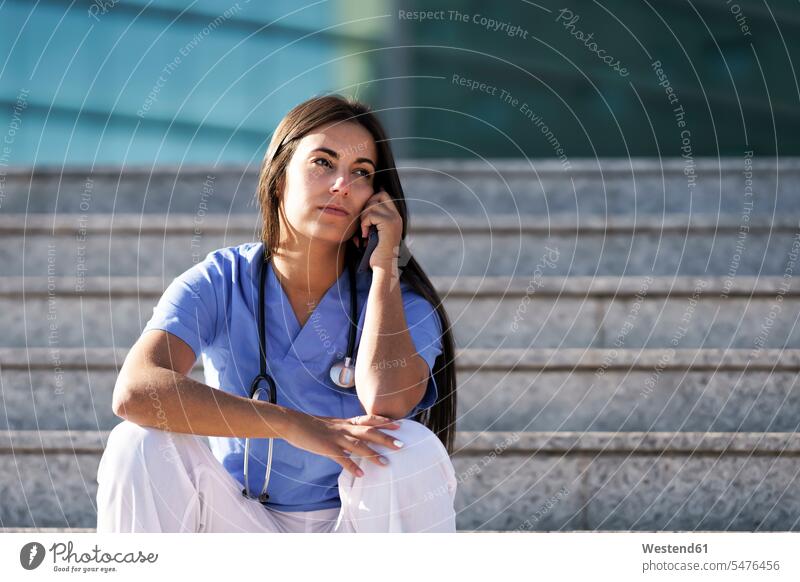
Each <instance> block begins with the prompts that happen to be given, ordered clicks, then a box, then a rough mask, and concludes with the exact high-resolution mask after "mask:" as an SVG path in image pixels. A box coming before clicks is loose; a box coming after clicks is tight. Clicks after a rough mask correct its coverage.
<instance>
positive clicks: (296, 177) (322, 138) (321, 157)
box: [281, 122, 378, 244]
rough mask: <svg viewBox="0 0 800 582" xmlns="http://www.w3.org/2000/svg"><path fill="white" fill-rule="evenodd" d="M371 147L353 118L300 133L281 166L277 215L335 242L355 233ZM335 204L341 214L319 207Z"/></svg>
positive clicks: (368, 187)
mask: <svg viewBox="0 0 800 582" xmlns="http://www.w3.org/2000/svg"><path fill="white" fill-rule="evenodd" d="M377 162H378V159H377V148H376V146H375V141H374V140H373V139H372V134H370V132H369V131H367V130H366V129H365V128H364V127H362V126H361V125H359V124H358V123H354V122H339V123H331V124H328V125H322V126H320V127H318V128H316V129H314V130H312V131H311V133H309V134H307V135H305V136H303V138H301V139H300V141H299V142H298V143H297V148H296V150H295V152H294V155H293V156H292V159H291V160H290V161H289V164H288V166H287V168H286V177H285V181H284V188H283V194H282V196H281V200H282V207H283V214H284V215H285V216H284V218H285V220H288V222H289V227H290V228H291V229H292V230H294V231H298V232H299V233H301V234H302V235H305V236H307V237H309V238H314V239H321V240H325V241H328V242H332V243H337V244H340V243H342V242H344V241H346V240H347V239H349V238H351V237H352V236H353V235H354V234H355V233H356V232H360V221H359V214H360V213H361V211H362V210H363V209H364V206H365V205H366V203H367V200H368V199H369V197H370V196H372V194H374V190H373V181H374V173H375V169H376V164H377ZM329 204H332V205H335V206H338V207H341V208H343V209H344V210H345V211H346V212H347V214H346V215H340V214H333V213H329V212H325V211H323V210H322V207H324V206H326V205H329Z"/></svg>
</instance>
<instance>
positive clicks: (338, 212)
mask: <svg viewBox="0 0 800 582" xmlns="http://www.w3.org/2000/svg"><path fill="white" fill-rule="evenodd" d="M321 210H322V212H324V213H326V214H333V215H334V216H347V213H346V212H343V211H341V210H336V209H335V208H322V209H321Z"/></svg>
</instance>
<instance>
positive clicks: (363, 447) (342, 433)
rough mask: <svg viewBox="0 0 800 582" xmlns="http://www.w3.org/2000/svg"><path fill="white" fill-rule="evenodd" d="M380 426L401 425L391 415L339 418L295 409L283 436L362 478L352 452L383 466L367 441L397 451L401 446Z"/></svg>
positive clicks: (299, 446)
mask: <svg viewBox="0 0 800 582" xmlns="http://www.w3.org/2000/svg"><path fill="white" fill-rule="evenodd" d="M377 427H380V428H384V429H397V428H400V424H399V423H398V422H397V421H395V420H392V419H391V418H387V417H385V416H376V415H370V414H365V415H362V416H354V417H352V418H336V417H331V416H315V415H313V414H305V413H303V412H298V411H293V414H292V417H291V423H290V427H289V430H288V431H287V433H288V434H287V435H286V436H285V437H284V439H285V440H286V441H288V442H289V443H291V444H292V445H294V446H296V447H298V448H301V449H305V450H307V451H311V452H312V453H316V454H318V455H322V456H323V457H328V458H329V459H331V460H332V461H335V462H337V463H339V464H340V465H341V466H342V467H343V468H344V469H345V470H347V471H349V472H350V473H352V474H353V475H355V476H356V477H361V476H363V474H364V473H363V471H361V469H360V468H359V467H358V465H357V464H356V462H355V461H353V460H351V459H350V457H349V456H348V455H349V454H355V455H358V456H359V457H364V458H366V459H368V460H370V461H372V462H373V463H375V464H376V465H379V466H381V467H383V466H385V465H384V464H383V463H382V462H381V461H380V459H381V458H382V457H381V455H380V454H379V453H377V452H376V451H374V450H373V449H371V448H370V447H368V446H367V443H377V444H381V445H384V446H386V447H388V448H390V449H394V450H397V449H399V448H400V447H399V446H397V445H395V444H394V441H395V438H394V437H393V436H391V435H388V434H386V433H385V432H382V431H380V430H378V428H377Z"/></svg>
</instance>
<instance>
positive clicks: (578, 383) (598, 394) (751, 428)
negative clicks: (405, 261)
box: [0, 348, 800, 432]
mask: <svg viewBox="0 0 800 582" xmlns="http://www.w3.org/2000/svg"><path fill="white" fill-rule="evenodd" d="M126 353H127V351H126V350H123V349H116V350H115V349H110V348H88V349H86V350H84V349H82V348H61V349H58V350H57V351H55V352H51V351H50V350H49V349H48V348H31V349H22V348H5V349H0V387H2V408H3V410H1V411H0V429H6V430H9V429H10V430H34V429H38V430H67V429H69V430H110V429H111V427H113V426H114V425H115V424H117V423H118V422H119V418H118V417H116V416H115V415H114V414H113V413H112V411H111V397H112V392H113V388H114V384H115V382H116V379H117V373H118V370H119V368H120V367H121V366H122V362H123V361H124V359H125V355H126ZM55 358H57V359H55ZM456 365H457V379H458V385H459V386H458V421H457V427H458V428H459V429H461V430H472V431H482V430H512V431H526V430H527V431H531V430H532V431H586V430H588V431H608V432H616V431H653V430H655V431H684V432H726V431H733V432H797V431H798V429H799V428H800V426H799V425H800V415H798V410H800V387H798V386H797V383H798V377H799V376H798V372H800V350H759V351H757V352H755V353H753V352H751V351H750V350H676V351H674V352H670V351H669V350H642V351H636V350H597V349H590V350H580V349H558V350H479V349H467V350H459V351H458V353H457V356H456ZM190 375H191V377H192V378H194V379H196V380H198V381H200V382H203V381H204V378H203V367H202V360H200V361H198V365H197V366H196V367H195V368H194V369H193V370H192V372H191V374H190Z"/></svg>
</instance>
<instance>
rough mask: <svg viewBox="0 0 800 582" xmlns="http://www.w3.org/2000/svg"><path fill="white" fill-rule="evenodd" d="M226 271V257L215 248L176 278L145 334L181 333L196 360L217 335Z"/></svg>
mask: <svg viewBox="0 0 800 582" xmlns="http://www.w3.org/2000/svg"><path fill="white" fill-rule="evenodd" d="M224 272H225V268H224V259H223V256H222V255H221V253H220V252H219V251H214V252H211V253H209V254H208V255H207V256H206V258H205V260H203V261H202V262H199V263H197V264H196V265H194V266H193V267H191V268H190V269H189V270H187V271H185V272H183V273H182V274H180V275H179V276H178V277H176V278H175V279H173V280H172V283H170V284H169V286H168V287H167V289H166V290H165V291H164V293H163V295H162V296H161V298H160V299H159V301H158V304H157V305H156V306H155V307H154V308H153V316H152V317H151V318H150V321H148V322H147V324H146V325H145V328H144V330H143V331H142V333H144V332H146V331H148V330H151V329H162V330H164V331H168V332H169V333H171V334H174V335H176V336H178V337H179V338H181V339H182V340H183V341H185V342H186V343H187V344H188V345H189V346H190V347H191V348H192V351H194V355H195V361H197V359H198V358H199V357H200V355H201V353H202V352H203V348H204V347H207V346H210V345H211V344H212V343H213V342H214V339H215V338H216V337H217V331H218V323H219V322H220V321H221V317H220V309H221V304H222V301H218V297H220V298H221V297H222V294H223V291H224V289H223V284H224V281H225V277H224Z"/></svg>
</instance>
